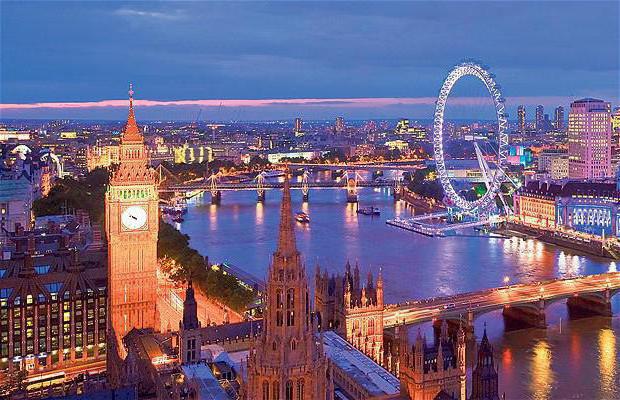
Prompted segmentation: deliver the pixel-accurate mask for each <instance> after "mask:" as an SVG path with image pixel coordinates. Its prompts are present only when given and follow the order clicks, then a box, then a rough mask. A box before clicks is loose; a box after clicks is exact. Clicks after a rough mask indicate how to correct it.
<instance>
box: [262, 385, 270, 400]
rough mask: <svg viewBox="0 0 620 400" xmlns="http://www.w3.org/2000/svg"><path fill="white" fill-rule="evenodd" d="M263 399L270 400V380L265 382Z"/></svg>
mask: <svg viewBox="0 0 620 400" xmlns="http://www.w3.org/2000/svg"><path fill="white" fill-rule="evenodd" d="M263 400H269V382H267V381H264V382H263Z"/></svg>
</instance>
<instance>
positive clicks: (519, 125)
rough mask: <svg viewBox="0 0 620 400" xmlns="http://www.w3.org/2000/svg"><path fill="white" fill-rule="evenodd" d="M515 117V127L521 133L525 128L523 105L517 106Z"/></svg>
mask: <svg viewBox="0 0 620 400" xmlns="http://www.w3.org/2000/svg"><path fill="white" fill-rule="evenodd" d="M517 118H518V119H517V129H518V130H519V132H521V133H523V132H525V129H526V123H525V106H519V108H517Z"/></svg>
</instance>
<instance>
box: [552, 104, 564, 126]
mask: <svg viewBox="0 0 620 400" xmlns="http://www.w3.org/2000/svg"><path fill="white" fill-rule="evenodd" d="M553 127H554V128H555V129H556V130H558V131H561V130H563V129H564V107H562V106H558V107H556V109H555V115H554V118H553Z"/></svg>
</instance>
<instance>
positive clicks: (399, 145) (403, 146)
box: [385, 140, 409, 152]
mask: <svg viewBox="0 0 620 400" xmlns="http://www.w3.org/2000/svg"><path fill="white" fill-rule="evenodd" d="M385 145H386V146H387V147H388V148H389V149H390V150H398V151H401V152H407V151H408V150H409V143H407V142H405V141H404V140H389V141H387V142H385Z"/></svg>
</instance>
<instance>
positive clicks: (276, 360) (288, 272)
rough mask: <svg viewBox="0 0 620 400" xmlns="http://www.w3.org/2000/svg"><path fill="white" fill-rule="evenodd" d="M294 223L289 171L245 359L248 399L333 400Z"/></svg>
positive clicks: (328, 373)
mask: <svg viewBox="0 0 620 400" xmlns="http://www.w3.org/2000/svg"><path fill="white" fill-rule="evenodd" d="M293 222H294V220H293V215H292V210H291V190H290V183H289V178H288V171H287V176H286V177H285V180H284V190H283V196H282V209H281V216H280V229H279V230H280V236H279V239H278V247H277V249H276V251H275V253H274V254H273V258H272V262H271V266H270V267H269V277H268V280H267V289H266V300H265V313H264V320H263V330H262V332H261V335H260V336H259V337H258V339H257V340H256V342H255V343H254V344H253V346H252V348H251V349H250V355H249V356H248V364H247V382H246V384H245V386H244V389H243V397H244V398H245V399H247V400H255V399H328V400H330V399H332V398H333V393H334V388H333V381H332V374H331V373H330V371H329V368H330V367H329V362H328V359H327V357H326V356H325V351H324V348H323V343H322V340H316V332H317V329H316V325H315V323H314V318H313V312H312V311H313V310H312V309H313V307H312V304H311V303H310V295H309V292H308V280H307V278H306V268H305V266H304V265H303V263H302V260H301V254H300V253H299V251H298V250H297V244H296V241H295V230H294V226H293Z"/></svg>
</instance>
